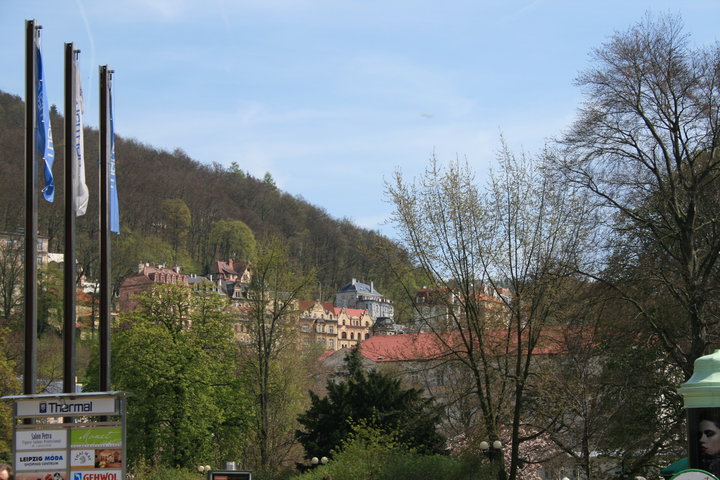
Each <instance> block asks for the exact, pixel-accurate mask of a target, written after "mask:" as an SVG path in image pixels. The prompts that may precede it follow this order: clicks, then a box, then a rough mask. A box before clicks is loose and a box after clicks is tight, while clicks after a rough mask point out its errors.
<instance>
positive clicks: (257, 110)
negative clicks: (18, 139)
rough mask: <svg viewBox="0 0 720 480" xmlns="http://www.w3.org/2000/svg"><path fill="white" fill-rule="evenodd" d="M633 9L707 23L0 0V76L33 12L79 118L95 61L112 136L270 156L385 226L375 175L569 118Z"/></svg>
mask: <svg viewBox="0 0 720 480" xmlns="http://www.w3.org/2000/svg"><path fill="white" fill-rule="evenodd" d="M646 12H652V13H655V14H665V13H672V14H679V15H681V16H682V18H683V21H684V23H685V27H686V31H687V33H689V34H690V35H691V42H692V43H694V44H696V45H709V44H711V43H714V42H716V41H718V40H719V39H720V36H719V35H718V32H719V31H720V29H719V28H718V25H719V24H720V2H718V1H717V0H684V1H678V0H675V1H666V0H652V1H650V0H637V1H636V0H623V1H617V0H603V1H592V2H591V1H585V0H557V1H553V0H475V1H470V0H445V1H443V2H439V1H425V0H418V1H409V0H353V1H345V0H203V1H198V0H0V65H2V69H0V90H3V91H5V92H9V93H13V94H16V95H19V96H23V95H24V87H23V85H24V83H23V82H24V79H23V76H24V57H23V55H24V51H23V42H24V40H23V38H24V34H23V31H24V24H25V20H26V19H35V20H36V22H37V23H38V24H41V25H42V26H43V29H42V41H43V58H44V61H45V69H46V75H47V82H48V86H47V89H48V97H49V100H50V102H51V103H54V104H56V105H58V106H60V108H61V106H62V104H63V100H62V88H63V87H62V82H63V70H62V69H63V66H62V58H63V48H64V47H63V45H64V43H65V42H74V44H75V47H76V48H79V49H80V50H81V51H82V53H81V56H80V65H81V70H82V79H83V85H84V89H85V92H86V122H87V123H88V124H89V125H92V126H97V110H98V107H97V77H98V74H97V71H98V65H109V66H110V68H112V69H113V70H115V75H114V94H115V107H114V108H115V112H116V117H115V124H116V132H117V133H118V134H119V135H122V136H124V137H132V138H135V139H138V140H140V141H142V142H143V143H146V144H148V145H150V146H153V147H156V148H161V149H165V150H169V151H172V150H174V149H175V148H180V149H182V150H184V151H185V152H186V153H187V154H188V155H189V156H190V157H191V158H193V159H195V160H197V161H200V162H203V163H212V162H217V163H219V164H221V165H223V166H229V165H230V162H232V161H235V162H237V163H238V164H239V165H240V167H241V168H242V169H243V170H247V171H249V172H250V173H251V174H252V175H254V176H256V177H259V178H262V177H263V175H264V174H265V172H270V173H271V174H272V175H273V177H274V178H275V180H276V182H277V184H278V186H279V187H280V188H282V189H283V190H285V191H287V192H289V193H291V194H293V195H298V196H301V197H303V198H304V199H305V200H307V201H309V202H311V203H312V204H314V205H317V206H319V207H322V208H324V209H325V210H327V211H328V212H329V213H330V214H331V215H332V216H334V217H337V218H343V217H347V218H349V219H350V220H351V221H353V222H354V223H356V224H358V225H360V226H363V227H367V228H371V229H376V230H380V231H382V232H383V233H385V234H387V235H389V236H391V237H392V236H394V233H393V231H392V229H391V228H390V227H389V226H386V225H384V222H385V221H386V219H387V218H388V216H389V214H390V211H391V206H390V205H389V204H388V203H387V202H386V200H385V195H384V186H383V182H384V180H385V179H387V178H389V177H390V176H391V175H392V173H393V171H394V170H395V169H396V168H398V167H399V168H400V169H402V171H403V172H404V173H405V175H406V176H407V177H409V178H412V177H415V176H417V175H420V174H421V173H422V172H423V169H424V167H425V165H426V164H427V160H428V158H429V157H430V156H431V155H432V154H433V152H435V154H436V155H437V156H438V158H440V159H441V160H444V161H447V160H451V159H454V158H456V157H461V158H466V159H467V160H468V161H469V162H470V164H471V165H472V166H473V167H474V168H475V170H476V171H477V172H478V178H479V180H480V181H482V180H483V178H484V176H485V175H486V174H487V172H488V171H489V168H490V167H491V165H492V163H493V161H494V158H495V152H496V151H497V149H498V148H499V136H500V133H502V134H503V135H504V136H505V138H506V140H507V141H508V143H509V144H510V146H511V148H512V149H513V150H515V151H520V150H525V151H526V152H529V153H532V152H535V151H537V150H539V149H540V148H542V146H543V144H544V143H545V141H546V140H547V139H548V138H550V137H553V136H557V135H559V134H560V133H561V132H562V131H563V129H564V128H566V127H567V126H568V125H569V123H570V122H571V121H572V120H573V118H574V114H575V111H576V109H577V107H578V105H579V104H580V101H581V99H582V92H581V91H580V90H579V89H578V88H577V87H576V86H575V85H574V79H575V77H576V76H577V74H578V73H579V72H580V71H582V70H583V69H585V68H587V66H588V65H589V63H588V62H589V58H590V57H589V53H590V51H591V50H592V48H593V47H597V46H600V45H601V44H602V43H604V42H605V41H607V40H608V38H609V37H610V36H611V35H612V34H613V33H614V32H617V31H623V30H626V29H627V28H628V27H630V26H631V25H632V24H634V23H636V22H638V21H640V20H641V19H642V17H643V15H644V14H645V13H646ZM117 161H118V165H119V171H121V168H122V167H121V163H122V158H121V157H120V156H119V157H118V160H117ZM157 173H158V174H160V173H161V172H157ZM118 182H119V192H120V195H122V178H121V177H120V178H119V179H118ZM91 201H92V200H91Z"/></svg>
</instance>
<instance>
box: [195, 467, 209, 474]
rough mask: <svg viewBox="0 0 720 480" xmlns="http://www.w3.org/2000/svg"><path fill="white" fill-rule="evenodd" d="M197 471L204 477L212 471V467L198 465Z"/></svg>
mask: <svg viewBox="0 0 720 480" xmlns="http://www.w3.org/2000/svg"><path fill="white" fill-rule="evenodd" d="M197 469H198V472H200V473H202V474H203V475H204V474H206V473H208V472H209V471H210V470H212V467H211V466H210V465H198V467H197Z"/></svg>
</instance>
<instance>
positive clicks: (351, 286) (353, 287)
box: [338, 278, 380, 295]
mask: <svg viewBox="0 0 720 480" xmlns="http://www.w3.org/2000/svg"><path fill="white" fill-rule="evenodd" d="M348 292H356V293H371V294H373V295H380V293H378V291H377V290H375V288H373V285H372V282H371V283H370V285H368V284H366V283H362V282H358V281H357V280H356V279H354V278H353V279H352V281H351V282H350V283H348V284H347V285H345V286H344V287H342V288H340V290H338V293H348Z"/></svg>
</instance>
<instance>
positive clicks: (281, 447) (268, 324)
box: [240, 237, 315, 473]
mask: <svg viewBox="0 0 720 480" xmlns="http://www.w3.org/2000/svg"><path fill="white" fill-rule="evenodd" d="M314 286H315V274H314V272H312V271H311V272H307V273H303V272H300V271H299V269H297V268H296V267H295V266H294V265H293V263H292V262H290V260H289V258H288V250H287V246H286V245H285V244H284V242H282V240H280V239H279V238H277V237H271V238H268V239H266V240H264V241H262V242H260V246H259V248H258V255H257V260H256V261H255V262H254V263H253V269H252V281H251V283H250V286H249V288H248V297H249V299H250V305H249V308H248V311H247V313H246V316H245V318H244V320H243V321H244V323H245V324H246V326H247V330H248V332H249V334H250V342H249V343H247V344H246V345H244V346H243V348H242V349H241V364H240V368H241V372H242V374H243V376H244V380H245V386H246V388H247V389H248V390H249V392H250V394H251V395H252V396H253V399H254V405H253V413H254V415H253V424H252V431H251V435H252V437H251V441H252V443H253V445H254V450H255V452H256V454H255V455H256V460H255V461H254V462H253V463H254V464H256V465H257V469H258V470H261V471H263V472H268V473H273V472H276V471H277V470H278V469H279V468H280V467H281V465H282V464H283V463H284V461H285V459H286V457H287V455H288V453H289V451H290V450H291V446H292V444H293V431H294V429H295V425H294V420H295V416H296V415H297V413H299V412H300V411H301V409H300V408H299V407H298V405H299V397H300V392H298V391H297V389H296V387H295V385H294V384H293V383H289V382H288V380H289V378H288V373H290V372H291V371H292V368H291V367H292V364H293V361H292V359H293V358H297V355H298V354H297V324H296V319H297V315H298V307H297V301H298V300H299V299H303V298H305V295H306V294H307V292H308V291H309V289H310V288H312V287H314ZM296 362H297V360H295V363H296ZM295 373H296V374H297V373H299V372H297V370H295ZM300 378H304V376H303V375H302V373H301V377H300ZM288 409H291V410H290V411H292V412H293V416H292V418H291V419H290V422H291V423H288ZM292 409H295V410H292Z"/></svg>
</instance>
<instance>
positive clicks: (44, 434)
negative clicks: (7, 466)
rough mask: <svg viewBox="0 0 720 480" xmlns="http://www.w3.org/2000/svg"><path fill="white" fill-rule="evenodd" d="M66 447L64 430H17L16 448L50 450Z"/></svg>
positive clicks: (65, 432)
mask: <svg viewBox="0 0 720 480" xmlns="http://www.w3.org/2000/svg"><path fill="white" fill-rule="evenodd" d="M66 447H67V431H66V430H30V431H27V430H18V431H17V435H16V436H15V449H16V450H52V449H58V448H66Z"/></svg>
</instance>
